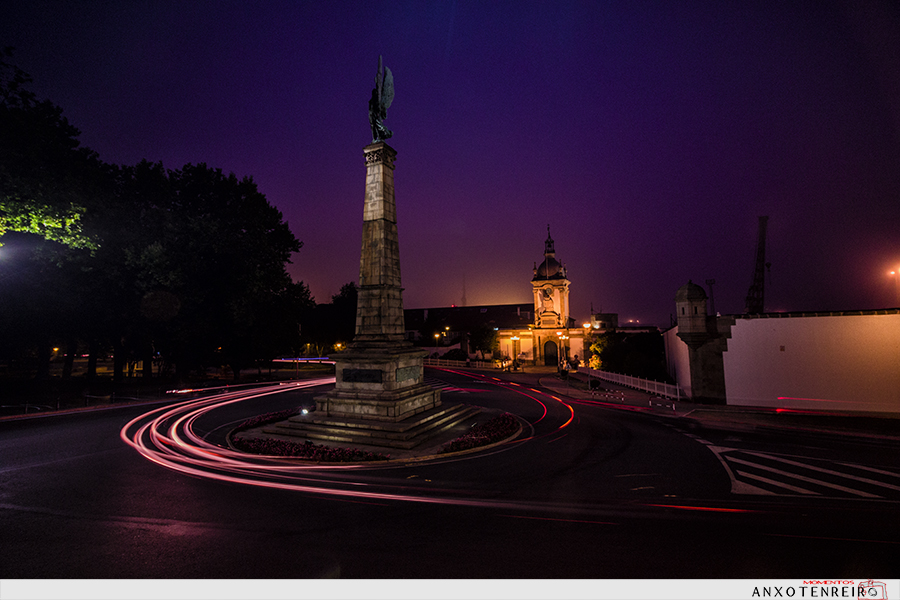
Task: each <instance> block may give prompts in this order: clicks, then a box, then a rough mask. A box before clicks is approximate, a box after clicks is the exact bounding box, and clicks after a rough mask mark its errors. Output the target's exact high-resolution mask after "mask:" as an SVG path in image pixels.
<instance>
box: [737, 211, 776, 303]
mask: <svg viewBox="0 0 900 600" xmlns="http://www.w3.org/2000/svg"><path fill="white" fill-rule="evenodd" d="M768 222H769V217H760V218H759V237H757V238H756V264H755V265H754V268H753V283H751V284H750V289H749V290H748V291H747V304H746V307H745V308H744V313H745V314H748V315H753V314H759V313H762V312H765V310H764V304H765V293H766V285H765V279H766V273H765V272H766V271H767V270H768V269H769V267H771V266H772V263H767V262H766V225H767V224H768Z"/></svg>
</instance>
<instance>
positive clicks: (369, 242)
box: [316, 141, 441, 421]
mask: <svg viewBox="0 0 900 600" xmlns="http://www.w3.org/2000/svg"><path fill="white" fill-rule="evenodd" d="M364 153H365V158H366V198H365V204H364V208H363V234H362V252H361V256H360V262H359V296H358V304H357V309H356V336H355V337H354V338H353V343H352V344H351V345H350V347H349V348H348V349H347V351H346V352H344V353H341V354H338V355H336V356H335V388H334V390H332V391H331V392H330V393H328V394H327V395H325V396H320V397H319V398H317V399H316V411H317V412H318V413H319V415H326V416H328V417H350V418H362V419H370V420H373V419H374V420H381V421H402V420H404V419H407V418H409V417H411V416H413V415H416V414H418V413H421V412H424V411H427V410H429V409H431V408H435V407H437V406H440V404H441V400H440V390H435V389H433V388H431V387H430V386H428V385H425V384H424V383H423V367H422V359H423V358H424V357H425V355H426V354H427V351H425V350H422V349H419V348H415V347H413V345H412V344H411V343H410V342H408V341H406V340H405V339H404V337H405V335H404V334H405V329H404V323H403V300H402V297H401V292H402V289H401V287H400V245H399V241H398V236H397V209H396V205H395V202H394V158H395V157H396V155H397V152H396V151H395V150H394V149H393V148H391V147H390V146H389V145H388V144H387V143H385V142H383V141H379V142H376V143H373V144H370V145H369V146H366V148H365V149H364Z"/></svg>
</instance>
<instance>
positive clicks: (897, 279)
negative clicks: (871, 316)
mask: <svg viewBox="0 0 900 600" xmlns="http://www.w3.org/2000/svg"><path fill="white" fill-rule="evenodd" d="M889 275H890V276H891V277H893V278H894V283H895V284H896V285H897V306H898V307H900V272H898V271H891V272H890V273H889Z"/></svg>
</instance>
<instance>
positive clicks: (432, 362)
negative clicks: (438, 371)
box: [424, 358, 493, 369]
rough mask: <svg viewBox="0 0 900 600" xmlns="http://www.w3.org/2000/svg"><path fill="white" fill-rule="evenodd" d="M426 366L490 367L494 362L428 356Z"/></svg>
mask: <svg viewBox="0 0 900 600" xmlns="http://www.w3.org/2000/svg"><path fill="white" fill-rule="evenodd" d="M424 362H425V366H426V367H471V368H475V369H490V368H491V367H492V365H493V363H492V362H491V361H489V360H469V361H466V360H444V359H443V358H426V359H425V361H424Z"/></svg>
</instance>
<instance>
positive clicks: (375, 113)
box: [369, 56, 394, 144]
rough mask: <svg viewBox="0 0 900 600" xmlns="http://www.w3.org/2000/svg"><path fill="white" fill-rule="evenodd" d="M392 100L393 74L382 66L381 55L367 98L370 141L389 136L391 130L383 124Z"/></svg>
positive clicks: (373, 141)
mask: <svg viewBox="0 0 900 600" xmlns="http://www.w3.org/2000/svg"><path fill="white" fill-rule="evenodd" d="M393 100H394V76H393V75H392V74H391V70H390V69H388V68H387V67H384V68H382V66H381V57H380V56H379V57H378V72H377V73H376V74H375V88H374V89H372V98H370V99H369V125H371V126H372V143H373V144H374V143H375V142H382V141H384V140H386V139H388V138H389V137H391V136H392V135H394V134H393V132H391V130H390V129H388V128H387V127H385V126H384V123H382V121H383V120H384V119H385V118H387V109H388V108H390V106H391V102H393Z"/></svg>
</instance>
